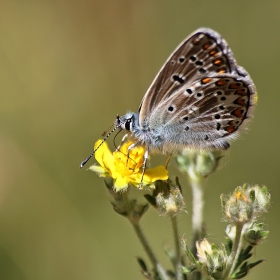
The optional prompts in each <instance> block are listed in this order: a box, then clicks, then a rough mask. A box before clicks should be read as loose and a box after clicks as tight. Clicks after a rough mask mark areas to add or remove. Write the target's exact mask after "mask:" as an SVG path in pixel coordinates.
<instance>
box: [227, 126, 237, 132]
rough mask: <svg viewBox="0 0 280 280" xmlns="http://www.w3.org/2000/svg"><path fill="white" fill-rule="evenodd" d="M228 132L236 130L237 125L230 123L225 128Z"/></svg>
mask: <svg viewBox="0 0 280 280" xmlns="http://www.w3.org/2000/svg"><path fill="white" fill-rule="evenodd" d="M225 130H226V131H227V132H228V133H232V132H234V131H235V127H234V126H233V125H229V126H227V127H226V128H225Z"/></svg>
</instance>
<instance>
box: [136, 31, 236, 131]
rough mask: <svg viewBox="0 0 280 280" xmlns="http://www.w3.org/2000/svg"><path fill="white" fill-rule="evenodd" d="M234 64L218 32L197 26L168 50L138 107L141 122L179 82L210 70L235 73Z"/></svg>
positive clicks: (189, 82)
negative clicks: (179, 42)
mask: <svg viewBox="0 0 280 280" xmlns="http://www.w3.org/2000/svg"><path fill="white" fill-rule="evenodd" d="M236 68H237V65H236V62H235V60H234V57H233V54H232V52H231V50H230V49H229V47H228V44H227V43H226V42H225V40H223V39H222V38H221V36H220V35H219V34H218V33H217V32H215V31H213V30H211V29H207V28H201V29H198V30H196V31H195V32H194V33H192V34H191V35H190V36H189V37H188V38H186V39H185V40H184V41H183V42H182V43H181V44H180V45H179V46H178V47H177V49H176V50H175V51H174V52H173V53H172V54H171V56H170V57H169V58H168V60H167V61H166V63H165V64H164V65H163V67H162V68H161V70H160V72H159V73H158V75H157V76H156V78H155V79H154V81H153V83H152V84H151V86H150V88H149V89H148V91H147V93H146V94H145V96H144V98H143V100H142V103H141V105H140V108H139V123H140V126H141V125H142V124H143V125H144V123H145V121H146V120H147V116H149V115H150V112H151V111H152V110H154V108H155V107H157V105H158V103H160V102H163V101H164V100H166V99H168V98H169V97H170V96H171V95H172V94H173V93H174V92H176V91H177V90H178V89H179V88H181V87H182V86H184V85H186V84H192V83H193V82H194V81H196V80H200V79H201V78H203V77H205V76H207V75H211V74H213V73H219V74H223V73H235V72H236Z"/></svg>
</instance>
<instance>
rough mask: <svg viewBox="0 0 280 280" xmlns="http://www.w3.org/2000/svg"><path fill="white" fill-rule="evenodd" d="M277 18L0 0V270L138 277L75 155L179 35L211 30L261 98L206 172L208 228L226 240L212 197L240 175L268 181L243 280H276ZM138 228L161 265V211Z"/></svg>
mask: <svg viewBox="0 0 280 280" xmlns="http://www.w3.org/2000/svg"><path fill="white" fill-rule="evenodd" d="M279 14H280V2H279V1H256V0H255V1H221V0H212V1H183V0H180V1H179V0H178V1H175V0H173V1H172V0H141V1H131V0H119V1H114V0H108V1H77V0H72V1H63V0H56V1H53V0H52V1H50V0H39V1H19V0H18V1H16V0H9V1H8V0H2V1H1V3H0V42H1V43H0V94H1V102H0V114H1V117H0V122H1V130H0V141H1V145H0V152H1V154H0V155H1V156H0V158H1V162H0V163H1V168H0V174H1V177H0V180H1V181H0V182H1V185H0V278H1V279H9V280H10V279H13V280H33V279H34V280H37V279H40V280H50V279H53V280H57V279H67V280H72V279H73V280H74V279H79V280H82V279H101V280H105V279H116V280H119V279H139V280H140V279H143V278H142V276H141V275H140V272H139V270H140V269H139V267H138V264H137V263H136V259H135V257H136V256H142V257H143V258H144V259H146V260H147V258H146V256H145V253H144V251H143V249H142V248H141V246H140V245H139V243H138V241H137V239H136V237H135V235H134V233H133V229H132V228H131V226H130V225H129V224H128V223H127V222H126V220H125V219H123V218H122V217H120V216H118V215H117V214H115V213H114V212H113V210H112V209H111V205H110V197H109V195H108V194H107V191H106V190H105V188H104V184H103V181H102V179H100V178H98V177H97V176H96V175H95V174H94V173H92V172H89V171H88V172H86V168H84V169H82V170H80V169H79V164H80V162H81V161H82V160H83V159H84V158H85V156H87V155H88V154H89V153H90V152H91V150H92V147H93V144H94V142H95V141H96V140H97V139H98V138H99V137H100V135H101V133H102V132H103V131H104V130H106V129H107V128H108V127H109V125H110V124H111V123H112V122H113V121H114V119H115V116H116V114H117V113H118V114H124V113H126V112H127V111H128V110H133V111H136V110H137V109H138V106H139V104H140V101H141V99H142V96H143V94H144V93H145V91H146V89H147V88H148V87H149V85H150V83H151V81H152V80H153V78H154V76H155V75H156V73H157V71H158V70H159V69H160V67H161V66H162V64H163V63H164V61H165V60H166V58H167V57H168V56H169V54H170V53H171V52H172V51H173V50H174V48H175V47H176V46H177V45H178V43H180V42H181V41H182V40H183V39H184V38H185V37H186V36H187V35H188V34H189V33H191V32H192V31H194V30H195V29H197V28H198V27H203V26H205V27H211V28H213V29H215V30H217V31H218V32H219V33H221V34H222V35H223V37H224V38H225V39H226V40H227V42H228V43H229V45H230V47H231V49H232V50H233V52H234V54H235V57H236V59H237V61H238V64H240V65H242V66H244V67H245V68H246V70H247V71H248V72H249V73H250V75H251V77H252V78H253V80H254V82H255V84H256V86H257V90H258V93H259V102H258V106H257V109H256V113H255V118H254V121H253V122H252V123H251V125H250V130H249V133H248V134H245V135H243V136H242V137H241V138H240V139H239V140H238V141H236V142H235V143H234V144H233V145H232V148H231V151H230V156H229V159H228V164H227V165H226V166H225V168H223V169H222V170H221V171H219V172H217V173H215V174H214V175H212V176H211V178H210V179H209V184H208V187H207V190H206V205H205V208H206V209H205V221H206V223H207V229H208V233H209V237H210V238H211V241H213V242H217V243H220V242H221V241H223V240H224V239H223V238H224V227H225V224H224V223H222V222H221V211H220V201H219V196H220V194H221V193H229V192H230V191H232V190H233V189H234V188H235V187H236V186H237V185H240V184H242V183H244V182H248V183H259V184H266V185H267V186H268V188H269V190H270V191H271V194H272V205H271V208H270V213H269V214H268V215H267V216H266V218H265V223H266V224H267V228H268V230H270V231H271V234H270V235H269V238H268V239H267V241H266V242H265V243H264V244H262V245H260V246H258V248H257V250H256V251H255V252H254V258H255V259H254V260H255V261H256V260H258V259H260V258H264V259H266V262H265V263H264V264H262V265H260V266H258V267H256V268H255V269H254V270H253V271H252V272H251V273H250V275H249V277H248V278H247V279H254V280H258V279H264V278H265V277H266V278H267V279H276V278H277V276H276V273H277V272H276V271H275V268H277V265H278V262H279V261H278V253H277V248H278V239H277V238H278V237H279V230H280V227H279V214H280V204H279V202H278V199H277V196H278V195H279V193H280V191H279V181H280V171H279V163H278V162H279V156H280V153H279V136H280V133H279V131H278V129H276V128H277V127H278V125H279V109H280V107H279V103H280V94H279V89H277V82H279V81H280V78H279V76H278V75H279V73H280V71H279V62H280V55H279V53H280V31H279V26H280V17H279ZM278 87H279V86H278ZM108 142H109V143H111V145H112V138H111V139H110V140H109V141H108ZM93 162H94V160H92V163H93ZM175 167H176V164H175V163H174V162H172V163H171V168H173V171H172V175H173V176H175V175H179V172H178V171H176V169H175ZM180 178H181V184H183V185H184V192H185V195H186V197H187V210H188V214H182V215H181V216H180V227H181V234H182V235H183V234H184V233H185V237H186V238H190V232H191V231H190V219H191V204H190V191H189V188H188V186H187V182H186V180H185V179H184V177H183V176H182V175H180ZM143 226H144V228H145V233H146V235H147V236H148V238H149V239H150V242H151V243H152V245H153V246H154V248H155V249H156V251H157V252H158V255H159V258H160V259H161V261H162V262H163V263H164V265H166V266H168V267H169V268H170V265H169V263H168V261H167V258H166V257H165V255H164V254H163V251H162V245H163V244H166V243H170V244H171V246H172V234H171V227H170V224H169V220H168V219H165V218H158V215H157V214H156V213H155V211H153V209H150V211H149V212H148V213H147V214H146V215H145V217H144V219H143ZM277 236H278V237H277ZM275 242H276V243H275Z"/></svg>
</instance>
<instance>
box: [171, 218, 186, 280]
mask: <svg viewBox="0 0 280 280" xmlns="http://www.w3.org/2000/svg"><path fill="white" fill-rule="evenodd" d="M170 219H171V224H172V229H173V236H174V244H175V263H174V267H175V273H176V280H183V273H182V269H181V268H182V263H181V248H180V242H179V240H180V237H179V231H178V223H177V218H176V216H171V217H170Z"/></svg>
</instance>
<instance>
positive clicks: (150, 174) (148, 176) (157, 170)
mask: <svg viewBox="0 0 280 280" xmlns="http://www.w3.org/2000/svg"><path fill="white" fill-rule="evenodd" d="M167 179H168V171H167V170H166V168H165V167H164V166H162V165H160V166H157V167H154V168H149V169H147V170H145V173H144V178H143V180H144V181H146V182H151V183H153V182H155V181H157V180H167Z"/></svg>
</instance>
